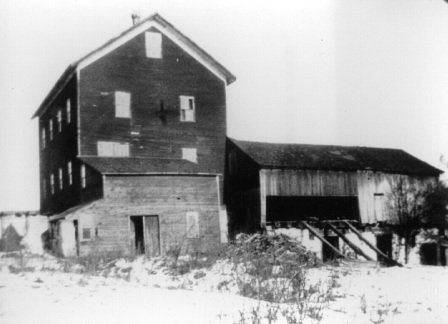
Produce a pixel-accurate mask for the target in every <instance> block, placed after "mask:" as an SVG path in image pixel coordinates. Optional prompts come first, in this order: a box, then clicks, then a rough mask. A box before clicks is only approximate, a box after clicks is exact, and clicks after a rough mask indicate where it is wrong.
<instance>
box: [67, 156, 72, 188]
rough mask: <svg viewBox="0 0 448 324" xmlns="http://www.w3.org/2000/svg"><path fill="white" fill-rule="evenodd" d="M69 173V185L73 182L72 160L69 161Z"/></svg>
mask: <svg viewBox="0 0 448 324" xmlns="http://www.w3.org/2000/svg"><path fill="white" fill-rule="evenodd" d="M67 175H68V185H69V186H71V185H72V183H73V174H72V162H71V161H70V162H68V163H67Z"/></svg>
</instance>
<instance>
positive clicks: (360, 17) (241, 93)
mask: <svg viewBox="0 0 448 324" xmlns="http://www.w3.org/2000/svg"><path fill="white" fill-rule="evenodd" d="M135 10H138V11H140V13H141V16H142V17H143V18H144V17H146V16H148V15H150V14H152V13H154V12H158V13H159V14H161V15H162V16H163V17H164V18H165V19H167V20H168V21H169V22H171V23H172V24H173V25H174V26H175V27H177V28H178V29H179V30H180V31H182V32H183V33H184V34H186V35H187V36H188V37H190V38H191V39H192V40H193V41H195V42H196V43H197V44H198V45H199V46H201V47H202V48H203V49H205V50H206V51H207V52H208V53H210V54H211V55H212V56H213V57H215V58H216V59H217V60H218V61H219V62H220V63H222V64H223V65H224V66H226V67H227V68H228V69H229V70H230V71H231V72H232V73H233V74H235V75H236V77H237V81H236V82H235V83H233V84H232V85H230V86H229V87H228V88H227V90H228V91H227V109H228V134H229V136H231V137H234V138H238V139H246V140H258V141H270V142H293V143H311V144H338V145H358V146H374V147H390V148H401V149H404V150H405V151H407V152H409V153H411V154H413V155H415V156H416V157H418V158H420V159H422V160H424V161H426V162H428V163H430V164H432V165H434V166H436V167H439V168H441V169H442V170H444V171H445V170H446V171H448V170H447V169H446V167H443V166H442V165H441V164H440V163H439V157H440V155H441V154H445V155H446V156H447V157H448V145H447V142H448V3H447V2H445V1H444V0H375V1H371V0H344V1H342V0H341V1H334V0H309V1H293V0H291V1H285V0H283V1H282V0H277V1H263V0H257V1H255V0H251V1H241V0H240V1H236V0H227V1H211V0H204V1H202V0H201V1H200V0H195V1H167V0H164V1H160V0H151V1H148V0H145V1H142V0H127V1H111V0H109V1H103V0H101V1H97V0H95V1H93V0H90V1H88V0H66V1H61V0H59V1H44V0H39V1H30V0H26V1H23V0H0V40H1V45H0V98H1V104H0V109H1V118H0V211H1V210H28V209H38V208H39V198H38V197H39V193H38V190H39V185H38V178H39V159H38V132H37V119H35V120H30V118H31V115H32V114H33V113H34V111H35V110H36V109H37V107H38V106H39V104H40V103H41V102H42V100H43V98H44V97H45V95H46V94H47V93H48V92H49V90H50V89H51V87H52V86H53V84H54V83H55V82H56V80H57V79H58V77H59V76H60V75H61V74H62V72H63V71H64V70H65V68H66V67H67V66H68V65H69V64H70V63H71V62H73V61H75V60H77V59H78V58H80V57H82V56H83V55H85V54H86V53H88V52H90V51H91V50H93V49H95V48H97V47H99V46H100V45H102V44H103V43H105V42H106V41H107V40H108V39H110V38H112V37H115V36H116V35H118V34H119V33H121V32H122V31H123V30H125V29H127V28H128V27H129V26H131V18H130V15H131V13H132V12H133V11H135Z"/></svg>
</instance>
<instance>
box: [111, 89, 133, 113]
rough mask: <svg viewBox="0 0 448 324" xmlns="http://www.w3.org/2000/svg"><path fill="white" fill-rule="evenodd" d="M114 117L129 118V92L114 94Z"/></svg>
mask: <svg viewBox="0 0 448 324" xmlns="http://www.w3.org/2000/svg"><path fill="white" fill-rule="evenodd" d="M115 117H117V118H131V94H130V93H129V92H123V91H116V92H115Z"/></svg>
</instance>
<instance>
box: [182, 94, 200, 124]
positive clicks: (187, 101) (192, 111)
mask: <svg viewBox="0 0 448 324" xmlns="http://www.w3.org/2000/svg"><path fill="white" fill-rule="evenodd" d="M179 98H180V121H184V122H194V121H196V105H195V102H194V97H191V96H180V97H179Z"/></svg>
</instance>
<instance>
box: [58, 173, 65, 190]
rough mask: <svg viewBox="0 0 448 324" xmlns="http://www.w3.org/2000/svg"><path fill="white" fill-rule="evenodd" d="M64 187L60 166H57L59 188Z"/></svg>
mask: <svg viewBox="0 0 448 324" xmlns="http://www.w3.org/2000/svg"><path fill="white" fill-rule="evenodd" d="M62 188H64V179H63V178H62V168H59V190H62Z"/></svg>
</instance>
